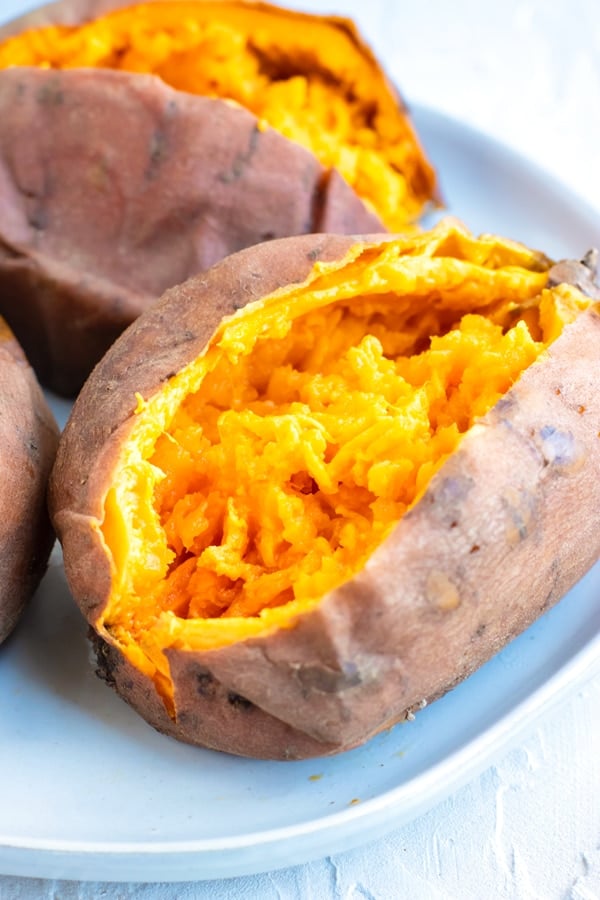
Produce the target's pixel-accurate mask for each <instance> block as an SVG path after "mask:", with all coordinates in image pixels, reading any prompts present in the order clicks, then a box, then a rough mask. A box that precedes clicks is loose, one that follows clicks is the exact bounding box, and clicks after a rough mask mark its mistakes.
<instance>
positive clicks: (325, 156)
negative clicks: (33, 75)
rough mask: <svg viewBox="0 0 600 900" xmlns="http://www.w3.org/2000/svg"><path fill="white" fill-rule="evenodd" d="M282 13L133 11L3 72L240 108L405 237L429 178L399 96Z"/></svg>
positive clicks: (309, 20)
mask: <svg viewBox="0 0 600 900" xmlns="http://www.w3.org/2000/svg"><path fill="white" fill-rule="evenodd" d="M289 15H291V14H288V15H286V16H276V15H273V13H272V11H269V10H268V9H261V8H255V7H252V6H245V5H244V4H240V3H226V2H219V3H210V2H205V3H194V2H185V0H182V2H180V3H156V4H151V5H140V6H135V7H132V8H129V9H125V10H120V11H116V12H113V13H111V14H109V15H107V16H104V17H102V18H100V19H98V20H96V21H94V22H91V23H89V24H84V25H82V26H79V27H77V28H70V27H59V26H53V27H48V28H44V29H39V30H33V31H29V32H25V33H24V34H22V35H19V36H17V37H15V38H12V39H9V40H8V41H7V42H5V44H4V45H0V68H6V67H7V66H13V65H19V66H43V67H47V68H59V69H62V68H81V67H88V68H113V69H122V70H125V71H132V72H144V73H152V74H156V75H158V76H160V77H161V78H162V79H163V80H164V81H165V82H166V83H167V84H170V85H172V86H173V87H175V88H177V89H179V90H183V91H187V92H190V93H195V94H202V95H205V96H212V97H221V98H224V99H227V100H231V101H234V102H236V103H239V104H241V105H242V106H244V107H246V108H247V109H249V110H250V111H251V112H253V113H254V114H255V115H256V116H257V117H258V118H259V120H260V121H261V122H262V123H264V127H267V125H270V126H271V127H273V128H274V129H276V130H277V131H279V132H281V134H283V135H284V136H285V137H287V138H289V139H291V140H293V141H296V142H297V143H300V144H302V145H303V146H304V147H307V148H308V149H309V150H311V151H312V152H313V153H314V154H315V156H317V158H318V159H319V160H320V161H321V162H322V163H323V164H324V165H325V166H327V167H335V168H337V169H338V171H339V172H340V173H341V174H342V175H343V176H344V178H345V179H346V180H347V181H348V182H349V183H350V184H351V185H352V186H353V187H354V188H355V190H356V192H357V193H358V194H359V196H361V197H362V198H363V200H365V202H367V203H368V204H369V205H370V206H371V207H372V208H373V209H374V210H375V211H376V212H377V213H378V215H379V216H380V217H381V218H382V220H383V221H384V222H385V224H386V226H387V227H389V228H390V229H392V230H393V229H400V228H401V227H402V226H404V225H405V224H406V222H407V221H411V220H413V219H416V218H417V217H418V215H419V214H420V211H421V207H422V206H423V204H424V203H425V202H426V201H427V200H428V199H430V194H431V191H432V185H433V173H432V172H431V171H430V169H429V168H428V166H427V165H426V164H425V161H424V159H423V157H422V155H421V153H420V150H419V148H418V146H417V144H416V142H415V138H414V135H413V133H412V130H411V128H410V125H409V124H408V122H407V120H406V117H405V115H404V114H403V112H402V109H401V107H399V106H398V102H397V98H395V97H394V95H393V94H392V93H391V92H390V90H389V87H388V86H387V85H386V82H385V80H384V78H383V76H382V74H381V72H380V71H379V69H378V68H377V67H375V66H374V64H373V60H372V59H371V58H370V56H368V55H367V54H366V53H364V52H359V50H358V49H357V47H356V45H355V43H354V42H353V40H351V39H349V36H348V34H346V33H345V32H344V31H343V30H342V29H340V28H337V27H332V25H331V23H328V22H326V21H325V20H322V19H319V18H318V17H310V16H306V17H301V16H299V15H298V22H294V21H293V20H291V19H290V18H289ZM320 54H321V55H320Z"/></svg>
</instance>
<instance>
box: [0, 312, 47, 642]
mask: <svg viewBox="0 0 600 900" xmlns="http://www.w3.org/2000/svg"><path fill="white" fill-rule="evenodd" d="M0 422H1V423H2V424H1V426H0V567H1V579H0V643H2V641H4V640H5V638H7V637H8V635H9V634H10V633H11V632H12V630H13V629H14V627H15V625H16V624H17V621H18V619H19V617H20V615H21V613H22V611H23V608H24V606H25V605H26V603H27V601H28V600H29V599H30V598H31V596H32V594H33V592H34V591H35V589H36V588H37V586H38V584H39V582H40V580H41V578H42V575H43V574H44V572H45V570H46V565H47V562H48V556H49V554H50V550H51V548H52V545H53V543H54V531H53V529H52V527H51V525H50V519H49V516H48V512H47V508H46V486H47V481H48V476H49V474H50V469H51V466H52V463H53V461H54V455H55V452H56V447H57V444H58V428H57V425H56V423H55V421H54V418H53V416H52V413H51V412H50V410H49V408H48V406H47V404H46V401H45V399H44V395H43V394H42V392H41V390H40V387H39V385H38V383H37V380H36V378H35V375H34V373H33V370H32V369H31V367H30V366H29V364H28V362H27V360H26V358H25V356H24V354H23V351H22V349H21V347H20V346H19V344H18V343H17V341H16V340H15V337H14V335H13V334H12V333H11V332H10V330H9V329H8V328H7V326H6V324H5V323H4V321H2V320H0Z"/></svg>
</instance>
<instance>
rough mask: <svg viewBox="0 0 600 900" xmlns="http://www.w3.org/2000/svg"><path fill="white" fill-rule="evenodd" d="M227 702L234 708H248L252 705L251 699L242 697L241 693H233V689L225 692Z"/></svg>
mask: <svg viewBox="0 0 600 900" xmlns="http://www.w3.org/2000/svg"><path fill="white" fill-rule="evenodd" d="M227 702H228V703H229V704H230V705H231V706H233V707H234V708H235V709H240V710H249V709H252V707H253V706H254V703H252V701H251V700H247V699H246V698H245V697H242V695H241V694H236V693H234V691H230V692H229V693H228V694H227Z"/></svg>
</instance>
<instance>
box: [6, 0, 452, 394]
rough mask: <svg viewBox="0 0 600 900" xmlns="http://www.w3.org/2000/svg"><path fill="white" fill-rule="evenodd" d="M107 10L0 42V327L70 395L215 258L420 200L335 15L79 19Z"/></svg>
mask: <svg viewBox="0 0 600 900" xmlns="http://www.w3.org/2000/svg"><path fill="white" fill-rule="evenodd" d="M123 5H124V4H119V3H118V2H113V3H108V4H107V3H98V2H93V3H90V2H86V3H74V2H72V0H66V2H63V3H58V4H52V5H51V6H49V7H47V8H45V9H44V10H41V11H39V10H38V11H36V12H35V13H33V14H31V17H28V16H26V17H25V18H24V19H22V20H20V21H19V23H17V24H14V25H12V26H10V27H9V29H8V30H9V31H12V32H15V31H16V32H18V33H17V34H16V35H15V36H13V37H10V38H9V37H7V31H6V30H5V32H4V37H5V40H4V42H2V43H0V121H2V129H0V204H1V205H2V207H3V209H5V210H6V211H7V213H6V214H5V215H3V218H2V221H0V314H3V315H4V316H5V317H6V318H7V320H8V321H9V323H10V325H11V327H12V328H13V329H14V330H15V333H16V334H17V337H18V338H19V340H20V341H21V343H22V344H23V346H24V348H25V350H26V352H27V355H28V357H29V359H30V360H31V361H32V363H33V365H34V367H35V369H36V371H37V372H38V375H39V377H40V379H41V380H42V381H43V383H44V384H46V385H48V386H50V387H52V388H53V389H54V390H56V391H58V392H59V393H63V394H67V395H70V394H75V393H76V392H77V391H78V390H79V388H80V387H81V384H82V382H83V381H84V380H85V378H86V377H87V375H88V374H89V371H90V370H91V368H92V367H93V365H94V364H95V363H96V362H97V361H98V359H99V358H100V356H101V355H102V354H103V353H104V352H105V350H106V349H107V348H108V346H110V344H111V343H112V342H113V340H114V339H115V337H116V335H117V334H119V333H120V331H121V330H122V329H123V328H124V327H125V326H126V325H127V324H128V323H129V322H131V321H133V319H134V318H135V317H136V316H137V315H138V314H139V313H140V311H141V310H142V309H143V308H145V307H146V306H148V305H149V304H151V303H152V302H154V300H155V299H156V298H157V297H158V296H160V295H161V294H162V293H163V291H164V290H166V288H168V287H170V286H172V285H174V284H177V283H180V282H182V281H184V280H186V279H187V278H188V277H190V276H191V275H193V274H195V273H197V272H199V271H202V270H203V269H205V268H206V267H208V266H210V265H211V264H213V263H215V262H216V261H217V260H219V259H221V258H222V257H224V256H226V255H227V254H229V253H232V252H234V251H237V250H239V249H241V248H243V247H246V246H250V245H252V244H255V243H257V242H259V241H264V240H268V239H272V238H277V237H283V236H285V235H293V234H302V233H307V232H339V233H343V234H352V233H363V232H371V231H377V230H384V229H385V227H391V228H394V229H398V228H401V227H406V226H407V225H408V223H410V222H413V221H414V220H415V219H417V218H418V216H419V215H420V213H421V212H422V211H423V209H424V207H425V206H426V205H427V204H428V203H431V202H432V201H434V200H435V198H436V185H435V176H434V172H433V170H432V168H431V166H430V164H429V163H428V161H427V159H426V158H425V155H424V153H423V150H422V149H421V147H420V145H419V143H418V140H417V137H416V135H415V132H414V130H413V128H412V125H411V122H410V119H409V116H408V113H407V111H406V109H405V107H404V106H403V104H402V101H401V100H400V99H399V97H398V95H397V93H396V92H395V91H394V90H393V88H392V87H391V86H390V85H389V83H388V81H387V80H386V78H385V75H384V74H383V72H382V71H381V68H380V67H379V65H378V63H377V61H376V60H375V58H374V57H373V55H372V54H371V52H370V51H369V50H368V48H367V47H366V46H365V45H364V44H363V43H362V41H361V39H360V38H359V36H358V35H357V33H356V31H355V29H354V27H353V26H352V24H351V23H350V22H348V21H346V20H343V19H337V18H326V17H319V16H311V15H305V14H300V13H296V12H292V11H290V10H285V9H279V8H277V7H275V6H269V5H266V4H259V5H255V4H251V3H245V2H243V0H234V2H227V0H218V2H209V0H190V2H188V0H171V2H168V0H166V2H165V0H163V2H156V3H150V4H145V5H141V6H135V7H131V8H129V7H128V8H126V9H117V10H115V11H113V12H112V13H109V14H108V15H107V16H106V17H104V18H100V19H97V20H94V21H91V22H86V21H85V20H87V19H88V18H90V17H91V16H93V15H94V14H96V13H98V12H100V11H104V10H106V9H107V8H110V7H114V6H123ZM40 17H41V18H40ZM40 21H46V22H48V21H51V22H56V23H61V22H65V21H67V22H80V23H82V24H80V25H79V26H78V27H72V26H71V27H69V26H67V25H61V24H56V25H54V26H49V27H46V28H42V29H41V30H38V29H33V30H31V29H30V28H29V26H31V25H33V24H36V23H39V22H40ZM24 28H25V29H28V30H25V31H22V29H24ZM2 36H3V33H2V30H0V41H1V39H2ZM36 67H41V68H36ZM113 69H114V70H118V71H110V70H113ZM198 95H201V96H198ZM14 297H18V298H19V302H18V303H15V302H14V299H13V298H14Z"/></svg>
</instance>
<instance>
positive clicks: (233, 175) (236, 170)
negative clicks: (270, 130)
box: [218, 126, 260, 184]
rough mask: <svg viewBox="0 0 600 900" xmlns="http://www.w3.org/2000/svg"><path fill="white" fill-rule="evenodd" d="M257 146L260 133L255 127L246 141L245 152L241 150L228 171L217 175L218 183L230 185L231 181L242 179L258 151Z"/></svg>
mask: <svg viewBox="0 0 600 900" xmlns="http://www.w3.org/2000/svg"><path fill="white" fill-rule="evenodd" d="M259 144H260V131H259V129H258V128H257V127H256V126H255V127H254V128H253V129H252V131H251V132H250V139H249V141H248V146H247V148H246V150H243V151H241V152H240V153H238V154H236V156H235V158H234V160H233V163H232V166H231V168H230V169H229V171H228V172H221V173H220V174H219V175H218V179H219V181H221V182H222V183H223V184H231V183H232V182H233V181H237V180H238V179H240V178H242V176H243V175H244V173H245V170H246V168H247V167H248V166H249V165H250V163H251V162H252V158H253V156H254V155H255V154H256V152H257V150H258V147H259Z"/></svg>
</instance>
